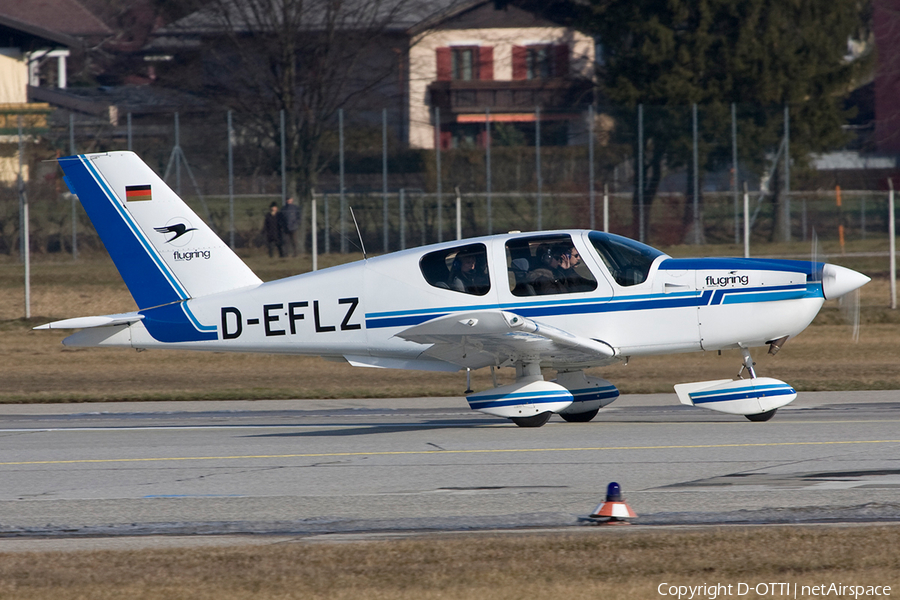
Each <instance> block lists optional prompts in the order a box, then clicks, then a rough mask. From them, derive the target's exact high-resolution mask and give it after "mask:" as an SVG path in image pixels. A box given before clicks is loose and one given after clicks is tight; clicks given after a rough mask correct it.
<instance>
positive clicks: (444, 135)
mask: <svg viewBox="0 0 900 600" xmlns="http://www.w3.org/2000/svg"><path fill="white" fill-rule="evenodd" d="M452 145H453V134H452V133H450V132H449V131H442V132H441V150H449V149H450V147H451V146H452Z"/></svg>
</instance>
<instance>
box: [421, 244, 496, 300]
mask: <svg viewBox="0 0 900 600" xmlns="http://www.w3.org/2000/svg"><path fill="white" fill-rule="evenodd" d="M419 269H420V270H421V271H422V276H424V277H425V281H427V282H428V283H429V284H430V285H432V286H434V287H436V288H441V289H444V290H452V291H454V292H462V293H463V294H474V295H475V296H484V295H485V294H487V293H488V291H489V290H490V289H491V279H490V275H489V273H488V268H487V248H486V247H485V245H484V244H469V245H467V246H457V247H455V248H448V249H445V250H438V251H436V252H429V253H428V254H426V255H424V256H423V257H422V258H421V259H420V260H419Z"/></svg>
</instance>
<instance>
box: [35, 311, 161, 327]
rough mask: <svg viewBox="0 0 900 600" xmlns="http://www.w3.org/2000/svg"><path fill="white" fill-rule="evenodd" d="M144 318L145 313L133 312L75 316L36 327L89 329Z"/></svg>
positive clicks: (124, 323)
mask: <svg viewBox="0 0 900 600" xmlns="http://www.w3.org/2000/svg"><path fill="white" fill-rule="evenodd" d="M143 318H144V315H142V314H139V313H136V312H131V313H120V314H117V315H102V316H98V317H75V318H74V319H63V320H62V321H53V322H52V323H46V324H44V325H38V326H37V327H35V329H89V328H91V327H111V326H113V325H130V324H131V323H135V322H137V321H140V320H141V319H143Z"/></svg>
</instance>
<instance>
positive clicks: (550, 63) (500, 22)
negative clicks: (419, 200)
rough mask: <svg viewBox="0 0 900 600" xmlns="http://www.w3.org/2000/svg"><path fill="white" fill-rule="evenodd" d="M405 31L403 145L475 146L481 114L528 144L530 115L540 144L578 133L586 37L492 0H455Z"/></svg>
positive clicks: (590, 60) (582, 126) (583, 122)
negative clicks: (461, 1) (457, 0)
mask: <svg viewBox="0 0 900 600" xmlns="http://www.w3.org/2000/svg"><path fill="white" fill-rule="evenodd" d="M408 33H409V50H408V73H409V76H408V90H407V111H408V120H409V125H408V141H409V146H410V147H412V148H434V146H435V144H436V143H439V144H440V145H441V147H442V148H451V147H459V146H465V145H477V146H483V145H484V143H485V135H486V134H485V132H486V131H487V130H488V128H487V127H486V123H487V122H488V121H490V123H491V126H492V127H491V131H494V130H495V127H494V125H495V124H496V126H497V128H499V129H498V130H499V131H505V132H506V133H507V134H513V135H516V136H517V138H518V139H521V140H525V141H526V142H530V143H531V144H534V143H535V131H536V130H537V128H536V126H535V125H536V123H535V121H536V120H537V119H540V121H541V126H540V131H541V143H542V144H551V145H565V144H570V143H580V142H582V141H583V138H584V136H586V135H587V133H586V131H587V111H588V108H589V106H590V105H591V103H592V102H593V87H594V86H593V75H594V66H595V45H594V40H593V38H591V37H590V36H587V35H584V34H582V33H580V32H578V31H577V30H575V29H573V28H571V27H566V26H563V25H560V24H558V23H555V22H553V21H552V20H551V19H550V18H548V17H546V16H542V15H539V14H537V13H534V12H531V11H529V10H525V9H523V8H520V7H519V6H517V5H516V4H514V3H511V2H499V1H496V0H495V1H479V2H468V3H464V4H456V5H454V6H452V7H451V8H450V9H448V10H447V11H444V12H442V13H438V14H437V15H435V16H434V17H432V18H430V19H427V20H424V21H422V22H420V23H417V24H416V25H414V26H413V27H412V28H410V29H409V31H408ZM492 137H493V136H492Z"/></svg>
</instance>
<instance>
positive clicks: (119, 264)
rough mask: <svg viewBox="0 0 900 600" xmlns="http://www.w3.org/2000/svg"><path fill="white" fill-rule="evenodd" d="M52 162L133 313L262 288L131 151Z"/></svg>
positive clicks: (82, 156) (250, 273) (203, 223)
mask: <svg viewBox="0 0 900 600" xmlns="http://www.w3.org/2000/svg"><path fill="white" fill-rule="evenodd" d="M59 163H60V165H61V166H62V168H63V171H65V173H66V184H67V185H68V186H69V189H71V190H72V192H73V193H74V194H76V195H77V196H78V198H79V200H80V201H81V204H82V206H84V209H85V211H86V212H87V214H88V216H89V217H90V219H91V222H92V223H93V224H94V228H95V229H96V230H97V233H99V234H100V238H101V239H102V240H103V244H104V245H105V246H106V249H107V251H108V252H109V255H110V256H111V257H112V259H113V262H114V263H115V265H116V268H118V270H119V273H120V274H121V275H122V279H124V280H125V284H126V285H127V286H128V290H129V291H130V292H131V295H132V296H133V297H134V300H135V302H136V303H137V305H138V308H141V309H144V308H149V307H153V306H160V305H163V304H169V303H171V302H178V301H180V300H186V299H188V298H196V297H198V296H205V295H208V294H214V293H217V292H224V291H227V290H232V289H237V288H242V287H248V286H252V285H258V284H260V283H262V281H261V280H260V279H259V277H257V276H256V275H255V274H254V273H253V272H252V271H251V270H250V268H249V267H247V265H246V264H244V262H243V261H242V260H241V259H240V258H239V257H238V256H237V255H236V254H235V253H234V252H233V251H232V250H231V248H229V247H228V246H227V245H226V244H225V243H224V242H223V241H222V240H221V239H220V238H219V236H217V235H216V234H215V232H213V230H212V229H211V228H210V227H209V226H208V225H207V224H206V223H205V222H203V221H202V220H201V219H200V217H198V216H197V214H196V213H195V212H194V211H193V210H191V209H190V208H189V207H188V205H187V204H185V202H184V201H183V200H182V199H181V198H179V197H178V195H177V194H175V192H173V191H172V190H171V189H170V188H169V186H168V185H166V183H165V182H164V181H163V180H162V179H161V178H160V177H159V176H158V175H157V174H156V173H154V172H153V170H152V169H151V168H150V167H149V166H147V164H146V163H144V161H142V160H141V159H140V158H138V156H137V155H136V154H134V153H133V152H108V153H103V154H82V155H78V156H69V157H65V158H61V159H59Z"/></svg>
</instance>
